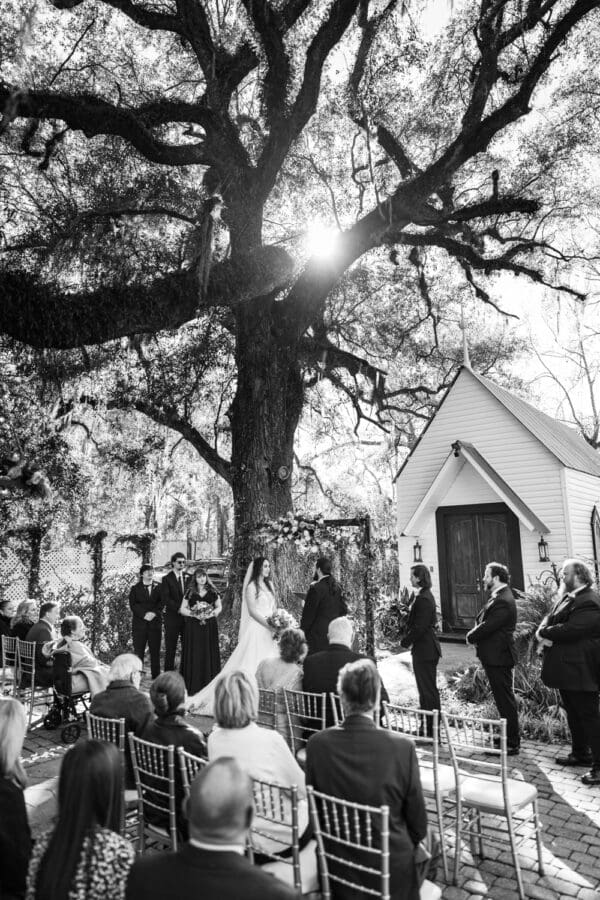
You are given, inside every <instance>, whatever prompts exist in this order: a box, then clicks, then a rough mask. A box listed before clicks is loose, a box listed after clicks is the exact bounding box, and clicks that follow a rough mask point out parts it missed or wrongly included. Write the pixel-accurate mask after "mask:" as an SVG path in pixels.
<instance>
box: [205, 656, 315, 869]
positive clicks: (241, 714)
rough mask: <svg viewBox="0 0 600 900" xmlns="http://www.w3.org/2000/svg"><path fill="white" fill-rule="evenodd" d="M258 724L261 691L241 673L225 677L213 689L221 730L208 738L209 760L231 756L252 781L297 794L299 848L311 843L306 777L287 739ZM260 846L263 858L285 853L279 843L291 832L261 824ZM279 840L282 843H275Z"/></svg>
mask: <svg viewBox="0 0 600 900" xmlns="http://www.w3.org/2000/svg"><path fill="white" fill-rule="evenodd" d="M257 718H258V685H257V683H256V678H255V677H254V675H249V674H248V673H246V672H243V671H237V672H227V673H226V674H224V675H222V676H221V677H220V678H219V680H218V681H217V685H216V688H215V719H216V721H217V724H216V726H215V728H214V729H213V730H212V731H211V733H210V734H209V736H208V758H209V760H211V761H212V760H213V759H218V758H219V757H220V756H231V757H233V759H235V760H237V762H238V763H239V764H240V766H242V768H243V769H245V770H246V772H247V773H248V775H250V777H251V778H257V779H259V780H260V781H269V782H271V783H272V784H278V785H281V786H282V787H288V788H289V787H292V785H296V787H297V788H298V797H299V803H298V827H299V831H300V834H301V835H302V838H301V842H300V843H301V846H304V845H305V844H306V843H307V842H308V839H309V837H310V833H309V831H308V830H307V829H308V806H307V802H306V786H305V781H304V772H303V771H302V769H301V768H300V766H299V765H298V763H297V762H296V760H295V759H294V756H293V755H292V752H291V750H290V748H289V747H288V745H287V744H286V742H285V740H284V738H283V737H282V736H281V735H280V734H278V733H277V732H276V731H272V730H271V729H269V728H261V727H260V726H259V725H257V723H256V720H257ZM260 830H261V835H260V836H257V837H256V843H257V844H258V845H259V848H260V849H261V850H263V851H264V852H265V853H273V852H279V851H281V848H282V844H281V840H282V839H283V840H284V841H285V840H287V839H288V838H289V836H290V829H289V827H287V828H286V827H285V826H283V825H278V824H277V823H275V822H273V823H267V822H262V821H261V824H260ZM269 835H271V836H272V837H273V838H277V839H278V841H275V840H272V839H271V838H270V837H269Z"/></svg>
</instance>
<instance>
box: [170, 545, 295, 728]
mask: <svg viewBox="0 0 600 900" xmlns="http://www.w3.org/2000/svg"><path fill="white" fill-rule="evenodd" d="M270 574H271V564H270V562H269V560H268V559H265V557H264V556H258V557H257V558H256V559H254V560H253V561H252V562H251V563H250V565H249V566H248V571H247V572H246V577H245V578H244V586H243V589H242V615H241V618H240V630H239V633H238V643H237V647H236V648H235V650H234V651H233V653H232V654H231V656H230V657H229V659H228V660H227V662H226V663H225V665H224V666H223V668H222V669H221V672H220V673H219V674H218V675H217V676H216V678H213V680H212V681H211V682H210V683H209V684H207V685H206V687H204V688H202V690H201V691H199V692H198V693H197V694H194V695H193V696H192V697H190V698H189V700H188V709H189V710H190V712H192V713H196V714H199V715H204V716H212V714H213V706H214V697H215V685H216V683H217V681H218V679H219V678H220V677H221V675H222V674H223V672H233V671H236V670H238V669H243V671H245V672H249V673H250V674H251V675H254V674H255V672H256V669H257V667H258V664H259V663H260V662H262V660H263V659H267V658H269V657H271V656H278V655H279V650H278V644H277V642H276V641H274V640H273V629H272V628H271V627H270V626H269V625H267V618H268V617H269V616H270V615H271V614H272V613H273V612H275V609H276V608H277V602H276V600H275V594H274V592H273V585H272V583H271V579H270Z"/></svg>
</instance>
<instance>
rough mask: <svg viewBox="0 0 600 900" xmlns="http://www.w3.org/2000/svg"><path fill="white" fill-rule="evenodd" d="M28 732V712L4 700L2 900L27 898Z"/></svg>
mask: <svg viewBox="0 0 600 900" xmlns="http://www.w3.org/2000/svg"><path fill="white" fill-rule="evenodd" d="M26 731H27V714H26V712H25V708H24V707H23V706H22V705H21V704H20V703H19V701H18V700H14V699H13V698H12V697H5V698H2V699H0V810H1V811H2V812H1V814H0V897H2V900H21V898H23V897H24V896H25V881H26V877H27V864H28V863H29V854H30V853H31V832H30V830H29V823H28V821H27V810H26V808H25V796H24V794H23V790H24V788H25V785H26V783H27V777H26V775H25V772H24V771H23V766H22V765H21V751H22V749H23V741H24V739H25V733H26Z"/></svg>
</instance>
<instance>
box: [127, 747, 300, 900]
mask: <svg viewBox="0 0 600 900" xmlns="http://www.w3.org/2000/svg"><path fill="white" fill-rule="evenodd" d="M187 814H188V820H189V830H190V841H189V843H188V844H185V845H184V846H183V847H181V849H180V850H178V851H177V853H154V854H152V855H151V856H142V857H139V858H138V860H137V861H136V862H135V864H134V865H133V867H132V869H131V872H130V873H129V879H128V881H127V893H126V900H164V898H165V897H171V896H175V895H176V896H177V900H199V898H206V900H213V898H219V900H240V898H243V900H292V898H299V895H298V894H297V892H296V891H293V890H292V889H291V888H289V887H288V886H287V885H285V884H283V883H282V882H281V881H278V879H276V878H274V877H273V876H272V875H268V874H267V873H266V872H263V871H262V869H261V868H260V867H259V866H253V865H252V864H251V863H250V862H249V861H248V860H247V859H246V858H245V857H244V849H245V845H246V835H247V834H248V829H249V827H250V823H251V821H252V815H253V796H252V781H251V779H250V776H249V775H247V774H246V773H245V772H244V771H243V770H242V769H241V768H240V766H239V765H238V764H237V763H236V762H235V761H234V760H232V759H228V758H226V757H224V758H221V759H217V760H215V761H214V762H212V763H210V764H209V765H208V766H206V767H205V768H203V769H202V770H201V771H200V772H199V773H198V775H197V776H196V778H195V779H194V780H193V782H192V785H191V790H190V798H189V801H188V806H187Z"/></svg>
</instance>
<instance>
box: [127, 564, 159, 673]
mask: <svg viewBox="0 0 600 900" xmlns="http://www.w3.org/2000/svg"><path fill="white" fill-rule="evenodd" d="M153 576H154V566H151V565H149V564H145V565H143V566H142V568H141V569H140V580H139V581H138V583H137V584H134V585H133V587H132V588H131V590H130V592H129V608H130V609H131V612H132V614H133V620H132V623H131V631H132V638H133V652H134V653H135V655H136V656H139V658H140V659H141V660H142V662H143V661H144V654H145V652H146V646H147V647H148V649H149V650H150V671H151V674H152V678H158V676H159V675H160V640H161V635H162V607H163V601H162V597H161V592H160V587H159V585H158V584H155V583H154V582H153V580H152V579H153Z"/></svg>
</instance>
